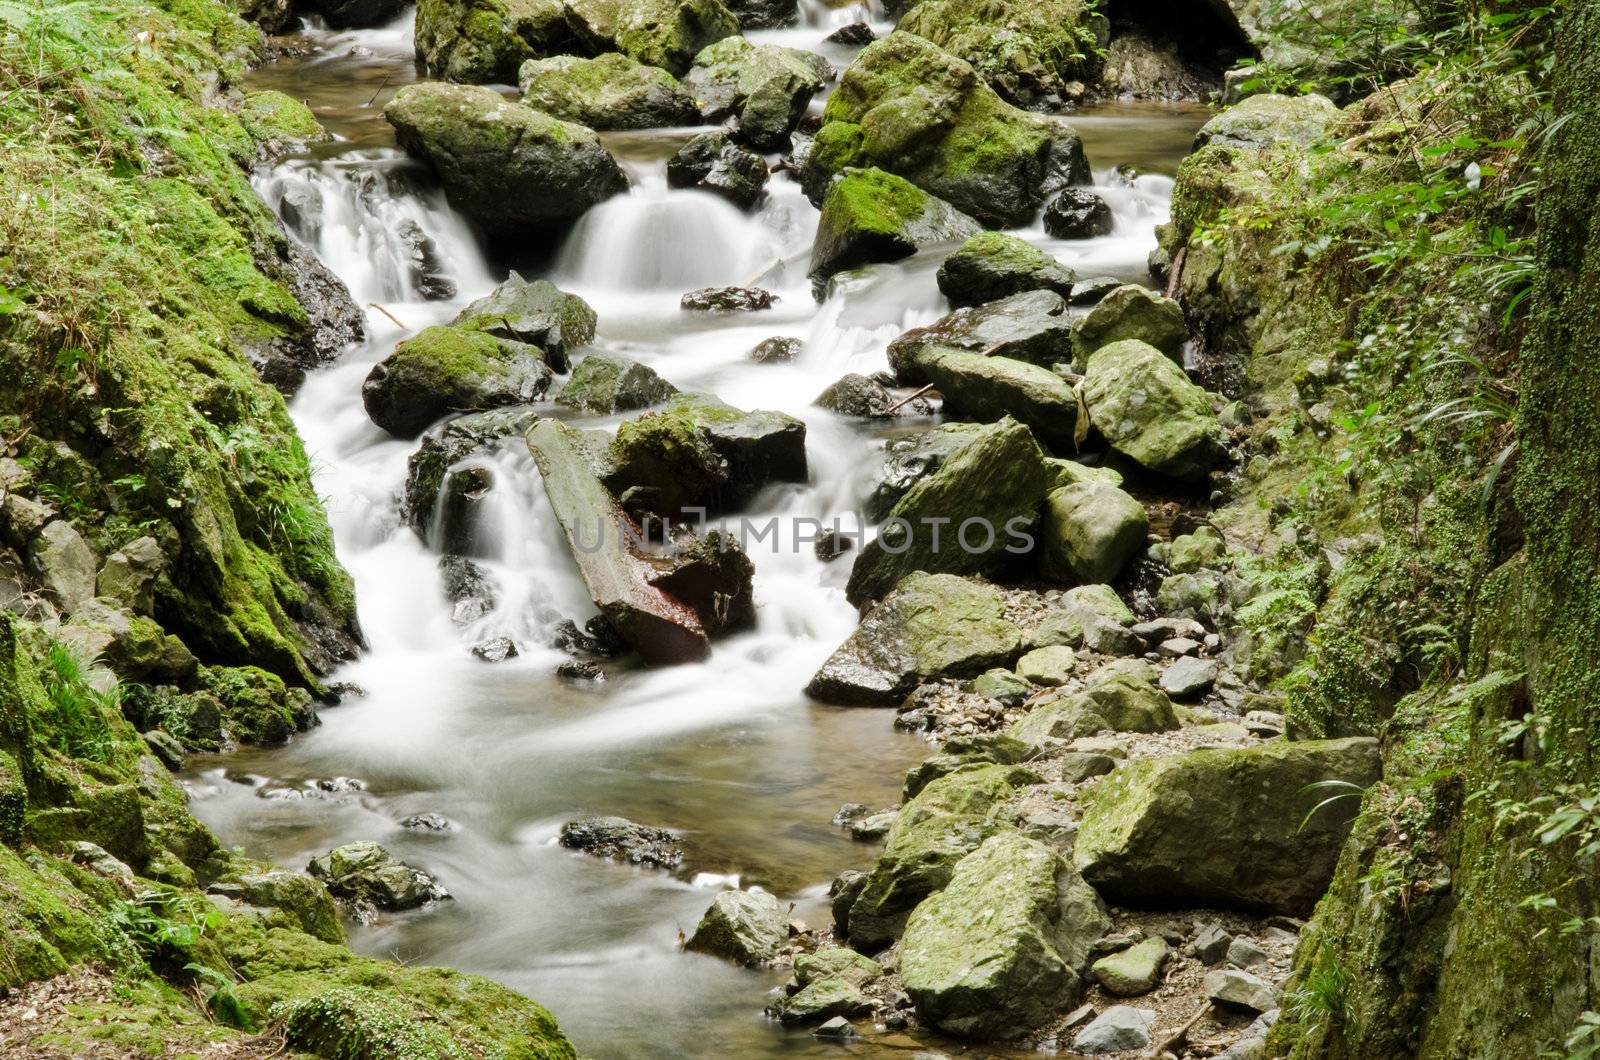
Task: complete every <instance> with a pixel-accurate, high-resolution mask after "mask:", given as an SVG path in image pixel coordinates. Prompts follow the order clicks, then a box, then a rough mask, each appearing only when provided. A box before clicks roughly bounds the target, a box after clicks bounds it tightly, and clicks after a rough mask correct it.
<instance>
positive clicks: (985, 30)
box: [896, 0, 1103, 107]
mask: <svg viewBox="0 0 1600 1060" xmlns="http://www.w3.org/2000/svg"><path fill="white" fill-rule="evenodd" d="M1099 21H1102V19H1101V16H1099V15H1096V14H1095V13H1094V5H1093V4H1087V3H1083V2H1082V0H1040V2H1037V3H1035V2H1028V0H922V2H921V3H919V4H917V5H916V6H914V7H912V8H911V10H909V11H907V12H906V14H905V16H904V17H902V18H901V19H900V21H899V23H898V24H897V27H896V28H898V29H900V30H902V31H904V32H906V33H915V34H916V35H917V36H919V37H925V38H927V39H928V40H931V41H933V43H935V44H937V45H938V46H939V47H941V48H943V49H944V50H945V51H947V52H949V53H950V54H951V55H956V56H959V57H961V58H962V59H965V60H966V61H967V62H969V63H971V64H972V67H973V69H975V70H977V71H978V73H979V74H980V75H981V76H982V77H983V79H984V80H985V81H987V82H988V83H989V85H990V86H991V87H993V88H994V90H995V91H996V92H998V93H1000V95H1001V96H1003V97H1005V98H1006V99H1008V100H1010V101H1011V102H1012V103H1015V104H1016V105H1018V106H1020V107H1045V106H1055V107H1059V106H1061V105H1062V104H1063V103H1064V102H1065V101H1066V97H1067V96H1068V89H1067V83H1068V82H1070V81H1085V80H1089V79H1090V78H1091V76H1092V75H1093V72H1094V67H1095V65H1096V63H1095V51H1096V48H1097V47H1098V46H1099V45H1100V44H1102V43H1103V41H1101V40H1099V39H1098V33H1097V31H1099V30H1100V29H1102V28H1103V27H1101V26H1100V25H1099V24H1098V22H1099Z"/></svg>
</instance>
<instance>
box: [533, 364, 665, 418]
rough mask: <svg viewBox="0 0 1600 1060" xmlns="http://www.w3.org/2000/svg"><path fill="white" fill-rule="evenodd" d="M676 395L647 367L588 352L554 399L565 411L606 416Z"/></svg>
mask: <svg viewBox="0 0 1600 1060" xmlns="http://www.w3.org/2000/svg"><path fill="white" fill-rule="evenodd" d="M677 392H678V388H677V387H675V386H673V385H672V384H671V383H669V382H667V381H666V380H665V379H663V378H661V377H660V376H659V375H657V374H656V372H655V369H653V368H650V367H649V366H648V365H643V364H640V363H639V362H638V361H630V360H628V359H627V358H625V357H612V356H609V355H606V354H598V353H591V354H590V355H589V356H587V357H585V358H584V359H583V360H582V361H579V362H578V366H577V367H576V368H574V369H573V370H572V377H571V378H570V379H568V380H567V383H566V385H565V386H563V387H562V388H561V390H560V391H559V392H558V393H557V394H556V398H555V400H556V404H558V405H565V406H567V407H568V408H572V409H580V410H582V411H584V412H594V413H599V414H602V415H609V414H611V413H616V412H632V411H633V410H635V409H643V408H649V407H650V406H651V405H659V404H661V403H662V402H663V401H666V400H667V399H668V398H670V397H672V396H673V395H674V394H676V393H677Z"/></svg>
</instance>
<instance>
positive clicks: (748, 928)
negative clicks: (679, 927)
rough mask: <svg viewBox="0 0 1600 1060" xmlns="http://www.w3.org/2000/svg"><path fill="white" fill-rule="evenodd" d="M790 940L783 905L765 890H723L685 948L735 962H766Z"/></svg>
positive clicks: (685, 944)
mask: <svg viewBox="0 0 1600 1060" xmlns="http://www.w3.org/2000/svg"><path fill="white" fill-rule="evenodd" d="M788 941H789V922H788V920H787V918H786V917H785V915H784V909H783V906H782V905H780V904H779V902H778V900H777V899H776V898H774V897H773V896H772V895H770V894H768V893H767V892H765V891H723V892H722V893H721V894H719V895H717V897H716V899H715V900H714V901H713V902H712V903H711V908H710V909H707V910H706V914H705V916H704V917H702V918H701V920H700V926H699V927H697V928H695V929H694V934H693V935H692V936H690V938H689V941H688V942H686V943H684V947H683V948H684V949H686V950H693V951H694V952H696V953H709V954H710V955H711V956H713V957H721V958H722V959H724V960H728V961H733V962H734V963H736V964H765V963H766V962H768V961H770V960H772V959H773V958H774V957H776V956H777V955H778V951H779V950H781V949H783V947H784V945H785V944H786V943H787V942H788Z"/></svg>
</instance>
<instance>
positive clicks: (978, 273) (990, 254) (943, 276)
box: [938, 232, 1076, 307]
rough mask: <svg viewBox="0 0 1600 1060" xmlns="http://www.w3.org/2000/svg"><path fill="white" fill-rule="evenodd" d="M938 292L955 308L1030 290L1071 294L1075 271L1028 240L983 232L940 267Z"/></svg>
mask: <svg viewBox="0 0 1600 1060" xmlns="http://www.w3.org/2000/svg"><path fill="white" fill-rule="evenodd" d="M938 280H939V290H940V291H942V292H943V293H944V296H945V297H946V298H948V299H950V304H951V305H953V306H957V307H961V306H975V305H982V304H983V303H984V302H993V301H996V300H998V299H1001V298H1009V297H1010V296H1012V295H1014V294H1022V293H1024V292H1026V291H1054V292H1055V293H1056V294H1058V295H1060V296H1061V297H1063V298H1068V297H1069V296H1070V295H1071V294H1072V290H1073V285H1074V283H1075V281H1076V276H1075V274H1074V273H1073V271H1072V269H1070V268H1068V267H1067V266H1065V265H1063V264H1061V263H1060V262H1059V261H1057V260H1056V259H1055V258H1052V257H1051V256H1050V255H1048V254H1046V253H1045V252H1044V251H1042V250H1040V249H1038V248H1037V247H1035V246H1034V245H1033V244H1031V243H1029V242H1028V241H1027V240H1025V239H1021V238H1018V237H1017V236H1014V235H1010V234H1009V233H1006V232H979V233H978V234H977V235H975V236H972V237H971V238H969V239H968V240H967V241H966V242H965V243H963V244H961V248H960V249H959V250H957V251H956V252H955V253H954V254H951V255H950V256H949V257H947V258H945V259H944V262H943V263H942V264H941V265H940V266H939V276H938Z"/></svg>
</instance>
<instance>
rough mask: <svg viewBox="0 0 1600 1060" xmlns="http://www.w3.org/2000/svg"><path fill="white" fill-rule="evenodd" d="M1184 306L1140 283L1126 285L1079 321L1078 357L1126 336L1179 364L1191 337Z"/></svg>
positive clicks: (1085, 357) (1076, 333)
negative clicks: (1148, 345) (1186, 341)
mask: <svg viewBox="0 0 1600 1060" xmlns="http://www.w3.org/2000/svg"><path fill="white" fill-rule="evenodd" d="M1188 334H1189V332H1188V328H1187V326H1186V325H1185V324H1184V321H1183V307H1182V306H1180V305H1179V304H1178V303H1177V302H1175V301H1173V300H1172V299H1171V298H1163V297H1162V296H1161V295H1159V294H1156V293H1155V292H1154V291H1152V290H1149V289H1148V288H1145V287H1140V286H1139V285H1138V284H1133V283H1128V284H1123V285H1122V286H1121V287H1118V288H1117V289H1116V290H1114V291H1112V292H1111V293H1109V294H1107V295H1106V296H1105V298H1104V299H1103V300H1102V301H1101V302H1100V304H1099V305H1097V306H1095V307H1094V308H1093V309H1091V310H1089V313H1088V315H1087V316H1085V317H1084V318H1083V319H1082V320H1080V321H1078V326H1077V328H1076V329H1075V330H1074V332H1073V337H1072V338H1073V348H1074V349H1075V350H1076V351H1077V356H1078V359H1079V360H1080V362H1081V361H1087V360H1088V358H1089V355H1090V354H1092V353H1094V351H1096V350H1098V349H1099V348H1100V347H1102V346H1105V345H1108V344H1109V343H1113V342H1121V341H1122V340H1124V339H1137V340H1138V341H1140V342H1145V343H1148V344H1150V345H1151V346H1154V347H1155V348H1156V349H1158V350H1160V351H1161V352H1162V353H1164V354H1166V355H1167V356H1168V357H1170V358H1172V359H1173V360H1174V361H1176V362H1178V363H1179V364H1181V363H1182V361H1183V343H1184V340H1185V339H1186V338H1188Z"/></svg>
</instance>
